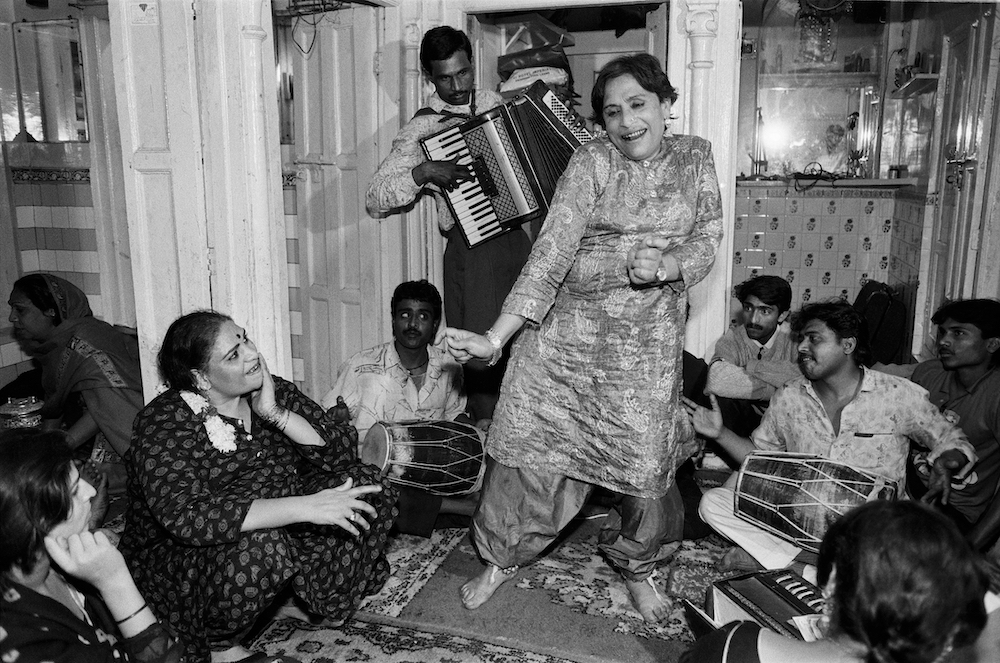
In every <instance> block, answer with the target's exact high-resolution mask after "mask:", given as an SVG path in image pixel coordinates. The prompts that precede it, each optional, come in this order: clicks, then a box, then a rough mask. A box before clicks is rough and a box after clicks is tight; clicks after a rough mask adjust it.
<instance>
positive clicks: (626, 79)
mask: <svg viewBox="0 0 1000 663" xmlns="http://www.w3.org/2000/svg"><path fill="white" fill-rule="evenodd" d="M670 107H671V104H670V101H669V100H666V99H664V100H661V99H660V98H659V97H658V96H657V95H656V93H655V92H650V91H649V90H647V89H646V88H644V87H642V86H641V85H639V82H638V81H636V80H635V78H634V77H633V76H632V75H631V74H624V75H622V76H618V77H617V78H612V79H611V80H610V81H608V84H607V87H606V88H605V91H604V108H602V109H601V114H602V116H603V117H604V128H605V129H607V131H608V137H609V138H610V139H611V142H612V143H614V144H615V146H616V147H617V148H618V149H619V150H621V151H622V153H623V154H625V156H627V157H628V158H629V159H632V160H633V161H643V160H645V159H650V158H652V157H654V156H655V155H656V153H657V152H659V151H660V139H662V138H663V132H664V128H665V126H666V125H665V123H666V121H667V119H668V118H669V117H670Z"/></svg>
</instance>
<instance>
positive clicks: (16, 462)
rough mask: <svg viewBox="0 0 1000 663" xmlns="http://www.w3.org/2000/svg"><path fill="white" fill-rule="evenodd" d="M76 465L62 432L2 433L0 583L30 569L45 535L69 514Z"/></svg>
mask: <svg viewBox="0 0 1000 663" xmlns="http://www.w3.org/2000/svg"><path fill="white" fill-rule="evenodd" d="M72 463H73V454H72V452H71V451H70V448H69V444H67V442H66V434H65V433H64V432H62V431H58V430H51V431H42V430H38V429H35V428H13V429H10V430H4V431H0V585H3V586H6V584H7V580H8V578H9V574H10V571H11V569H12V568H13V567H15V566H16V567H18V568H19V569H20V570H21V571H22V572H23V573H31V571H32V570H33V569H34V568H35V564H36V563H37V562H38V560H39V556H40V555H41V554H43V551H44V548H45V544H44V541H45V537H46V535H48V533H49V532H51V531H52V528H53V527H55V526H56V525H58V524H59V523H61V522H63V521H64V520H66V518H67V517H68V516H69V512H70V509H71V508H72V504H73V494H72V490H71V489H70V485H69V477H70V466H71V465H72Z"/></svg>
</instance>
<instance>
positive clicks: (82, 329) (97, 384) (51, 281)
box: [33, 274, 142, 418]
mask: <svg viewBox="0 0 1000 663" xmlns="http://www.w3.org/2000/svg"><path fill="white" fill-rule="evenodd" d="M41 276H42V278H43V279H45V284H46V285H47V286H48V289H49V292H50V293H51V295H52V299H53V300H54V301H55V303H56V307H57V308H58V309H59V316H60V318H62V322H60V323H59V324H58V325H57V326H56V327H55V329H54V330H53V334H52V337H51V338H49V340H47V341H45V342H44V343H42V344H41V345H39V346H38V348H37V349H36V350H35V351H34V353H33V354H34V356H35V358H36V359H37V360H38V362H39V363H40V364H41V368H42V388H43V389H44V390H45V407H44V408H43V409H42V411H41V415H42V416H43V417H46V418H56V417H58V416H59V415H60V414H61V413H62V411H63V408H64V407H65V404H66V400H67V398H69V396H70V394H72V393H73V392H81V391H86V390H88V389H97V388H101V387H112V388H116V389H131V390H134V391H136V392H139V393H140V394H141V393H142V379H141V375H140V372H139V344H138V342H137V341H136V339H135V338H133V337H131V336H127V335H125V334H123V333H121V332H120V331H118V330H117V329H115V328H114V327H112V326H111V325H109V324H108V323H106V322H102V321H101V320H98V319H97V318H95V317H94V314H93V312H92V311H91V309H90V302H89V301H87V295H86V294H85V293H84V292H83V291H82V290H80V289H79V288H78V287H76V286H75V285H73V284H72V283H70V282H69V281H67V280H65V279H61V278H59V277H58V276H53V275H52V274H41Z"/></svg>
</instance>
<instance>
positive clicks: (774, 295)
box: [736, 276, 792, 313]
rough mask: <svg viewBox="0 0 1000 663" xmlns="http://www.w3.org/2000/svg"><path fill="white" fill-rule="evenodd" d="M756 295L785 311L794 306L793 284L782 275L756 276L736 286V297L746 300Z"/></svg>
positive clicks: (768, 303)
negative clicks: (789, 283)
mask: <svg viewBox="0 0 1000 663" xmlns="http://www.w3.org/2000/svg"><path fill="white" fill-rule="evenodd" d="M748 297H756V298H757V299H759V300H760V301H762V302H764V303H765V304H767V305H769V306H776V307H777V308H778V311H780V312H781V313H784V312H785V311H787V310H788V309H790V308H791V307H792V286H790V285H788V281H786V280H785V279H783V278H781V277H780V276H755V277H753V278H752V279H748V280H746V281H744V282H743V283H741V284H739V285H738V286H736V299H738V300H740V301H741V302H745V301H746V300H747V298H748Z"/></svg>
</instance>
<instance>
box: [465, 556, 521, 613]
mask: <svg viewBox="0 0 1000 663" xmlns="http://www.w3.org/2000/svg"><path fill="white" fill-rule="evenodd" d="M516 574H517V567H516V566H512V567H511V568H510V569H501V568H500V567H499V566H496V565H494V564H487V565H486V568H485V569H484V570H483V572H482V573H480V574H479V575H478V576H476V577H475V578H473V579H472V580H470V581H469V582H467V583H465V584H464V585H462V589H461V590H460V591H459V593H460V594H461V595H462V605H464V606H465V607H466V608H468V609H469V610H475V609H476V608H478V607H479V606H481V605H482V604H484V603H486V602H487V601H489V600H490V597H491V596H493V594H494V593H495V592H496V591H497V589H499V588H500V585H502V584H504V583H505V582H507V581H508V580H510V579H511V578H513V577H514V576H515V575H516Z"/></svg>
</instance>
